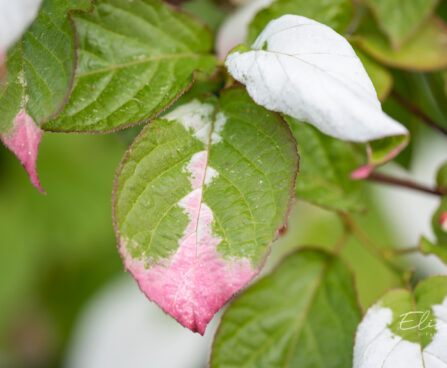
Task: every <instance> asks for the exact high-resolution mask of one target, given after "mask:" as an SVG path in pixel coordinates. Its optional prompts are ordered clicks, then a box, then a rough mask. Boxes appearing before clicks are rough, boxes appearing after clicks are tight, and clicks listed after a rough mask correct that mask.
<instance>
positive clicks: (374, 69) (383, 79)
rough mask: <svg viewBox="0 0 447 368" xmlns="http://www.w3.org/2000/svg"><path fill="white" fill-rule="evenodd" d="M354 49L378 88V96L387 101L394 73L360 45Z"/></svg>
mask: <svg viewBox="0 0 447 368" xmlns="http://www.w3.org/2000/svg"><path fill="white" fill-rule="evenodd" d="M354 50H355V53H356V54H357V56H358V57H359V59H360V61H361V62H362V64H363V66H364V67H365V69H366V72H367V73H368V75H369V77H370V78H371V81H372V82H373V84H374V87H375V88H376V91H377V97H379V100H380V101H385V99H386V98H387V97H388V95H389V94H390V92H391V89H392V88H393V75H392V74H391V73H390V72H389V71H388V70H387V69H386V68H385V67H383V66H382V65H380V64H379V63H377V62H376V61H374V60H373V59H371V58H370V57H369V56H368V55H366V54H365V53H364V52H363V51H361V50H360V49H359V48H358V47H354ZM398 121H400V120H398Z"/></svg>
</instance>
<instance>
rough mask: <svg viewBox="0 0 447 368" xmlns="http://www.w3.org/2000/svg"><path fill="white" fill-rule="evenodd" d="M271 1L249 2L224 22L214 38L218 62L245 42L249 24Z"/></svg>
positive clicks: (257, 0) (253, 0)
mask: <svg viewBox="0 0 447 368" xmlns="http://www.w3.org/2000/svg"><path fill="white" fill-rule="evenodd" d="M273 1H274V0H252V1H249V2H247V3H246V4H245V5H242V6H241V7H240V8H239V9H237V10H236V11H235V12H234V13H233V14H231V15H230V16H229V17H228V18H227V19H226V20H225V22H224V23H223V24H222V25H221V26H220V28H219V31H218V33H217V38H216V52H217V56H218V58H219V60H223V59H225V56H227V54H228V53H229V52H230V51H231V49H233V48H234V47H236V46H237V45H239V44H240V43H243V42H245V41H246V38H247V33H248V25H249V24H250V22H251V21H252V20H253V18H254V17H255V15H256V14H257V13H258V12H259V11H260V10H261V9H263V8H267V7H268V6H269V5H270V4H271V3H272V2H273Z"/></svg>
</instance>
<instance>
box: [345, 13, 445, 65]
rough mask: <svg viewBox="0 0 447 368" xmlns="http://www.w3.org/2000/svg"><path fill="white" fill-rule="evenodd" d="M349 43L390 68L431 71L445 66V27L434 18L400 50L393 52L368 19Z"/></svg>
mask: <svg viewBox="0 0 447 368" xmlns="http://www.w3.org/2000/svg"><path fill="white" fill-rule="evenodd" d="M351 41H352V42H354V43H355V44H356V45H357V46H359V47H360V48H361V49H363V51H365V52H366V53H367V54H369V55H370V56H371V57H373V58H375V59H376V60H377V61H379V62H380V63H382V64H385V65H388V66H391V67H393V68H399V69H407V70H420V71H432V70H440V69H443V68H445V67H446V66H447V26H446V24H445V22H444V21H443V20H441V19H440V18H438V17H435V16H433V17H431V18H429V19H428V20H427V22H425V24H424V26H423V27H422V28H421V29H420V30H419V31H418V32H417V33H416V34H415V35H414V36H413V37H412V38H411V39H410V40H408V42H406V43H405V45H403V46H402V47H401V48H399V49H393V47H392V46H391V45H390V43H389V42H388V39H387V38H386V36H385V35H383V34H382V33H381V32H380V31H379V29H378V28H377V25H376V24H375V23H374V20H373V19H372V18H371V17H368V18H366V20H365V21H364V22H363V23H362V25H361V26H360V28H359V29H358V31H357V32H356V34H355V35H354V36H353V37H352V38H351Z"/></svg>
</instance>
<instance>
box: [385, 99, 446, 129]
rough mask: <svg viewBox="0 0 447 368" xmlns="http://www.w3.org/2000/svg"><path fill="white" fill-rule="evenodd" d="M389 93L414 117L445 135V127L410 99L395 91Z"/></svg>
mask: <svg viewBox="0 0 447 368" xmlns="http://www.w3.org/2000/svg"><path fill="white" fill-rule="evenodd" d="M391 95H392V96H393V97H394V98H395V99H396V100H397V101H398V102H399V103H400V104H401V105H402V106H403V107H405V108H406V109H407V110H409V111H410V112H412V113H413V114H414V115H415V116H416V117H418V118H419V119H421V120H422V121H423V122H424V123H425V124H427V125H428V126H429V127H431V128H433V129H436V130H437V131H438V132H440V133H442V134H444V135H446V136H447V129H446V128H444V127H442V126H441V125H440V124H438V123H436V122H435V121H434V120H433V119H432V118H431V117H429V116H428V115H427V114H426V113H425V112H423V111H422V110H421V109H420V108H419V107H418V106H416V105H414V104H413V103H412V102H411V101H409V100H407V99H406V98H405V97H404V96H402V95H401V94H399V93H398V92H396V91H393V92H392V93H391Z"/></svg>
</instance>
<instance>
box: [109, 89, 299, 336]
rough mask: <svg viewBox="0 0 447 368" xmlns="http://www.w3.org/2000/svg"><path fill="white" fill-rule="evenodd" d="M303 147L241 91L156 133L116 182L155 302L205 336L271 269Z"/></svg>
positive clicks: (169, 121)
mask: <svg viewBox="0 0 447 368" xmlns="http://www.w3.org/2000/svg"><path fill="white" fill-rule="evenodd" d="M297 165H298V156H297V152H296V143H295V140H294V139H293V137H292V134H291V132H290V130H289V128H288V126H287V124H285V123H284V122H283V121H282V120H281V119H280V118H279V117H278V116H277V115H276V114H274V113H271V112H269V111H267V110H266V109H264V108H262V107H260V106H258V105H256V104H255V103H254V102H253V101H252V100H251V99H250V97H249V96H248V95H247V94H246V92H245V91H244V90H243V89H230V90H226V91H225V92H223V93H222V95H221V97H220V99H219V100H217V99H216V98H213V97H210V98H207V99H205V100H202V101H201V100H199V99H194V100H192V101H191V102H189V103H187V104H184V105H182V106H179V107H178V108H177V109H175V110H174V111H171V112H170V113H169V114H167V115H165V116H164V117H163V118H162V119H159V120H155V121H153V122H152V123H151V124H150V125H148V126H147V127H146V128H145V129H144V130H143V132H142V133H141V134H140V136H139V137H138V138H137V139H136V140H135V142H134V144H133V145H132V146H131V148H130V149H129V151H128V153H127V155H126V157H125V158H124V161H123V163H122V166H121V168H120V170H119V172H118V174H117V180H116V183H115V194H114V218H115V228H116V230H117V237H118V243H119V250H120V253H121V256H122V257H123V260H124V263H125V266H126V268H127V269H128V270H129V271H130V272H131V273H132V275H133V276H134V277H135V278H136V280H137V281H138V283H139V286H140V288H141V290H143V291H144V292H145V293H146V295H147V296H148V298H149V299H151V300H153V301H155V302H157V304H159V305H160V306H161V307H162V308H163V309H164V310H165V311H166V312H167V313H169V314H171V315H172V316H173V317H174V318H176V319H177V320H178V321H179V322H180V323H182V324H183V325H184V326H186V327H188V328H190V329H192V330H194V331H198V332H200V333H203V332H204V331H205V328H206V325H207V323H208V322H209V320H210V319H211V318H212V316H213V315H214V313H215V312H216V311H217V310H218V309H219V308H220V307H221V306H222V305H223V304H224V303H225V302H226V301H227V300H228V299H229V298H230V297H231V296H232V295H233V294H234V293H235V292H237V291H238V290H239V289H240V288H241V287H243V286H244V285H245V284H246V283H247V282H248V281H249V280H250V279H251V278H252V277H253V276H255V275H256V274H257V273H258V271H259V269H260V268H261V267H262V265H263V264H264V260H265V258H266V256H267V254H268V253H269V249H270V244H271V242H272V241H273V240H274V239H275V237H276V235H277V232H278V230H279V229H280V228H281V227H282V226H283V225H284V223H285V221H286V218H287V214H288V210H289V205H290V202H291V199H292V197H293V188H294V184H295V180H296V172H297Z"/></svg>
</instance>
